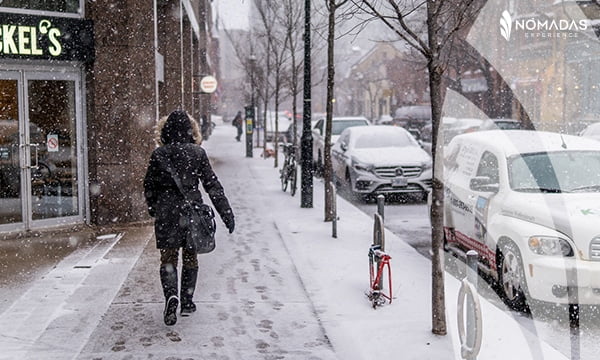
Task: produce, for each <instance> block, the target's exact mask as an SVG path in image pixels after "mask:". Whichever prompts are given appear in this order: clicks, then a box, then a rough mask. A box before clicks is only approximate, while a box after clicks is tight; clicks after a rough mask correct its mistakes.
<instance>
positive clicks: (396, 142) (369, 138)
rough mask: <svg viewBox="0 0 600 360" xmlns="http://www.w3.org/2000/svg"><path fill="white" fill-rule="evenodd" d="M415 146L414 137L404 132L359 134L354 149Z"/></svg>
mask: <svg viewBox="0 0 600 360" xmlns="http://www.w3.org/2000/svg"><path fill="white" fill-rule="evenodd" d="M410 145H415V142H414V140H413V138H412V137H410V136H409V135H408V134H406V133H404V132H396V131H394V132H390V133H386V134H381V133H380V132H377V133H370V134H369V133H367V134H359V136H358V137H357V138H356V142H355V145H354V147H355V148H357V149H368V148H383V147H404V146H410Z"/></svg>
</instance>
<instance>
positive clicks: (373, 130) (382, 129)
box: [344, 125, 408, 136]
mask: <svg viewBox="0 0 600 360" xmlns="http://www.w3.org/2000/svg"><path fill="white" fill-rule="evenodd" d="M344 131H351V132H352V134H353V135H357V136H358V135H362V134H389V133H390V132H394V131H396V132H398V133H403V134H404V133H408V132H407V131H406V129H404V128H403V127H399V126H392V125H378V126H354V127H350V128H347V129H346V130H344Z"/></svg>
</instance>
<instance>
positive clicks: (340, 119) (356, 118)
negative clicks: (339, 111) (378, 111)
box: [331, 116, 369, 121]
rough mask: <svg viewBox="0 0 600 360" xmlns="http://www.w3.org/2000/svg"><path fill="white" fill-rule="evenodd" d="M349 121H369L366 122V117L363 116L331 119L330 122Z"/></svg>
mask: <svg viewBox="0 0 600 360" xmlns="http://www.w3.org/2000/svg"><path fill="white" fill-rule="evenodd" d="M349 120H365V121H369V120H367V118H366V117H363V116H340V117H337V116H336V117H333V118H332V119H331V121H349Z"/></svg>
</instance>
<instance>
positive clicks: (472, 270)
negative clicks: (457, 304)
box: [467, 250, 479, 360]
mask: <svg viewBox="0 0 600 360" xmlns="http://www.w3.org/2000/svg"><path fill="white" fill-rule="evenodd" d="M478 258H479V254H477V251H475V250H469V251H467V281H468V282H469V283H470V284H471V285H473V287H474V288H475V289H477V262H478V261H479V259H478ZM474 326H475V309H474V304H473V299H472V298H471V297H467V343H468V344H474V343H475V331H474ZM467 359H468V360H476V359H477V357H476V356H472V357H467Z"/></svg>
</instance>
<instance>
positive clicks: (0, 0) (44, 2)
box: [0, 0, 81, 13]
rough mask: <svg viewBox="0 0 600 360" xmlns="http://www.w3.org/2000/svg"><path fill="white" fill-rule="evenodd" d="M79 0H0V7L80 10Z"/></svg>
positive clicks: (75, 11) (57, 10)
mask: <svg viewBox="0 0 600 360" xmlns="http://www.w3.org/2000/svg"><path fill="white" fill-rule="evenodd" d="M80 2H81V0H0V9H1V8H2V7H5V8H14V9H26V10H40V11H56V12H65V13H78V12H80Z"/></svg>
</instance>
